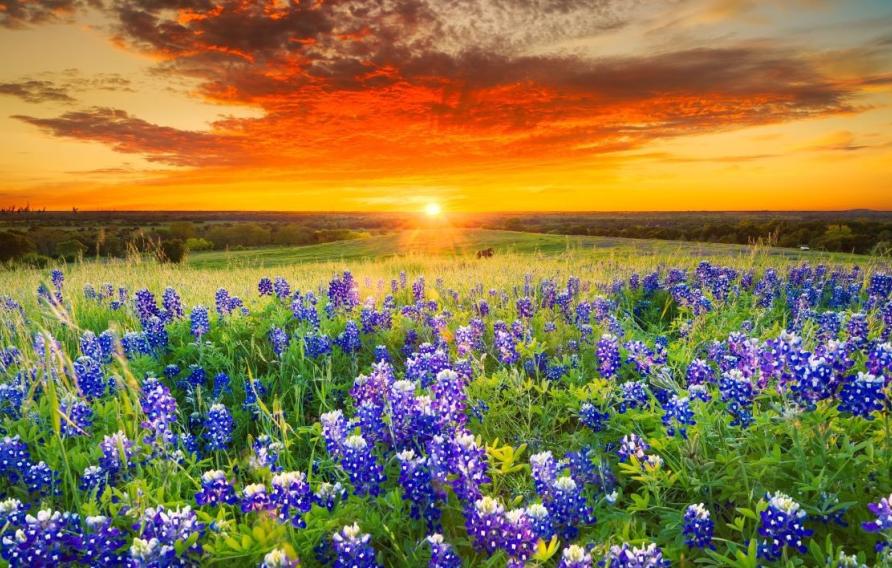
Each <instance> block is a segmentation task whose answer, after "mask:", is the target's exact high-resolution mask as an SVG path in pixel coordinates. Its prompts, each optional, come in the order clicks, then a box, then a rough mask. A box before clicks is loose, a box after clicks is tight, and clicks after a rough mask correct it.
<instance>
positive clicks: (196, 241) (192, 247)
mask: <svg viewBox="0 0 892 568" xmlns="http://www.w3.org/2000/svg"><path fill="white" fill-rule="evenodd" d="M213 248H214V243H212V242H211V241H209V240H207V239H200V238H196V237H193V238H191V239H186V250H188V251H191V252H198V251H202V250H211V249H213Z"/></svg>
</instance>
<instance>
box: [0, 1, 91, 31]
mask: <svg viewBox="0 0 892 568" xmlns="http://www.w3.org/2000/svg"><path fill="white" fill-rule="evenodd" d="M84 4H85V2H83V1H81V0H0V26H3V27H7V28H21V27H25V26H27V25H29V24H43V23H47V22H52V21H56V20H59V19H65V18H70V17H71V16H72V14H74V12H75V10H77V9H78V8H79V7H81V6H83V5H84Z"/></svg>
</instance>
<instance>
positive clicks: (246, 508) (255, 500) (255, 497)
mask: <svg viewBox="0 0 892 568" xmlns="http://www.w3.org/2000/svg"><path fill="white" fill-rule="evenodd" d="M269 506H270V503H269V495H267V493H266V486H265V485H263V484H262V483H252V484H251V485H246V486H245V488H244V489H243V490H242V499H241V510H242V513H250V512H255V513H256V512H259V511H265V510H267V509H268V508H269Z"/></svg>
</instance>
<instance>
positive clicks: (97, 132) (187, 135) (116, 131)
mask: <svg viewBox="0 0 892 568" xmlns="http://www.w3.org/2000/svg"><path fill="white" fill-rule="evenodd" d="M13 118H15V119H18V120H22V121H24V122H27V123H29V124H33V125H34V126H37V127H39V128H42V129H44V130H46V131H47V132H49V133H51V134H52V135H53V136H61V137H65V138H76V139H79V140H85V141H93V142H101V143H104V144H108V145H109V146H111V147H112V148H113V149H114V150H116V151H118V152H124V153H136V154H144V155H145V156H146V157H147V159H148V160H150V161H154V162H161V163H166V164H172V165H178V166H199V165H204V166H206V165H221V164H232V163H235V162H236V161H237V160H238V157H239V156H240V155H241V153H240V151H239V149H240V148H239V146H240V143H239V141H238V140H237V139H236V138H232V137H231V138H226V139H222V138H220V137H217V136H214V135H212V134H207V133H203V132H191V131H185V130H178V129H176V128H170V127H167V126H159V125H157V124H152V123H150V122H147V121H145V120H142V119H140V118H136V117H133V116H130V115H129V114H127V113H126V112H125V111H123V110H118V109H111V108H92V109H89V110H83V111H74V112H67V113H65V114H63V115H61V116H59V117H56V118H37V117H33V116H22V115H15V116H13Z"/></svg>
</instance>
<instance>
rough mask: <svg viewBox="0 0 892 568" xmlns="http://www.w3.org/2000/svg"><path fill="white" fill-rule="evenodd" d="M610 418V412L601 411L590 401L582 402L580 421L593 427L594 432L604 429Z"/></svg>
mask: <svg viewBox="0 0 892 568" xmlns="http://www.w3.org/2000/svg"><path fill="white" fill-rule="evenodd" d="M609 419H610V413H609V412H601V411H600V410H598V407H597V406H595V405H594V404H592V403H590V402H584V403H582V406H581V407H580V408H579V421H580V422H582V423H583V424H585V425H586V426H588V427H589V428H591V429H592V431H593V432H600V431H602V430H603V429H604V428H605V427H606V425H607V421H608V420H609Z"/></svg>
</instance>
